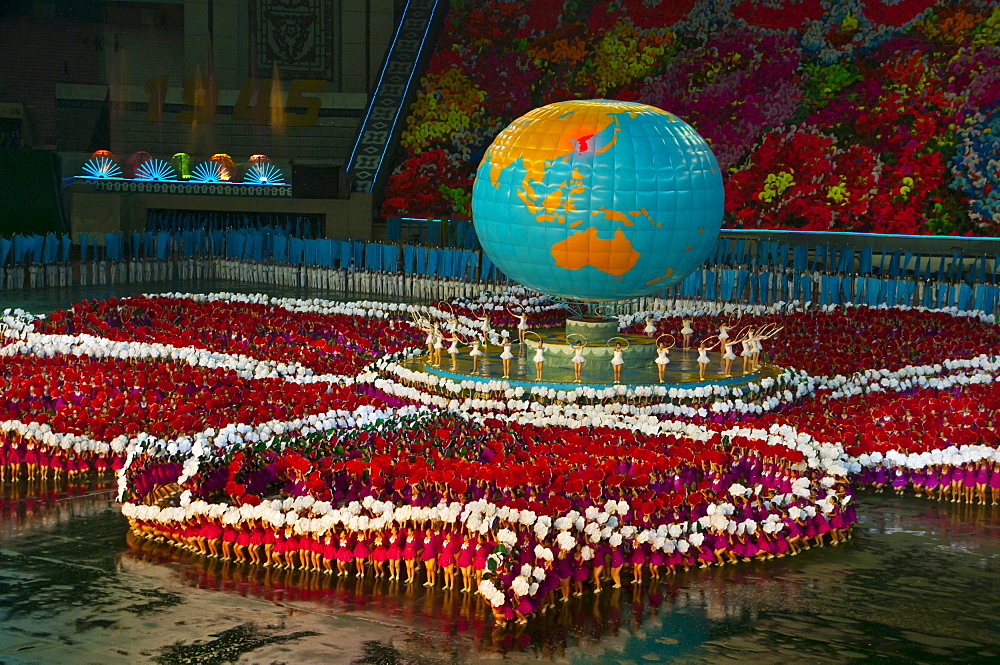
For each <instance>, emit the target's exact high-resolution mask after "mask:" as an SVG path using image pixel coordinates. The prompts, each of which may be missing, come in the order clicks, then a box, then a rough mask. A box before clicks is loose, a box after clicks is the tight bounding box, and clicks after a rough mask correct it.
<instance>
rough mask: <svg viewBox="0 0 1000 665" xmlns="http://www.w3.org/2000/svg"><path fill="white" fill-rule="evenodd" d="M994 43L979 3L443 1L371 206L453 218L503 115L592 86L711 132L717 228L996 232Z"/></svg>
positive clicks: (998, 85) (998, 86) (997, 57)
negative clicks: (379, 196)
mask: <svg viewBox="0 0 1000 665" xmlns="http://www.w3.org/2000/svg"><path fill="white" fill-rule="evenodd" d="M998 41H1000V4H998V3H997V2H991V1H987V0H958V1H952V0H947V1H946V0H938V1H935V0H836V1H834V0H743V1H735V2H728V3H722V2H709V1H706V0H702V1H695V0H681V1H676V0H614V1H612V2H608V3H580V2H577V1H576V0H526V1H523V0H484V1H483V2H475V3H472V2H461V1H458V2H453V3H452V8H451V10H450V12H449V14H448V16H447V18H446V21H445V25H444V28H443V30H442V32H441V33H440V37H439V41H438V48H437V51H436V52H435V53H434V55H433V57H432V59H431V62H430V65H429V67H428V70H427V73H426V74H425V76H424V78H423V80H422V82H421V83H422V84H421V89H420V90H419V93H418V95H417V98H416V100H415V101H414V103H413V106H412V107H411V109H410V111H411V113H410V116H409V118H408V119H407V122H406V128H405V130H404V132H403V136H402V141H401V144H402V151H401V152H402V154H401V157H400V161H399V164H398V165H397V167H396V170H395V173H394V175H393V176H392V178H391V179H390V182H389V185H388V189H387V192H386V197H385V201H384V204H383V208H382V212H383V214H385V215H386V216H394V215H403V214H405V215H441V214H448V213H458V214H464V215H469V214H470V213H471V211H470V208H469V192H470V191H471V185H472V177H473V175H474V173H475V170H476V167H477V166H478V164H479V161H480V160H481V158H482V156H483V153H484V151H485V149H486V147H487V146H488V145H489V144H490V142H491V141H492V140H493V138H494V137H495V136H496V134H497V133H498V132H499V131H500V130H501V129H502V128H503V127H505V126H506V125H507V124H508V123H509V122H510V121H512V120H513V119H515V118H517V117H519V116H521V115H522V114H524V113H525V112H527V111H529V110H530V109H532V108H534V107H537V106H542V105H544V104H549V103H552V102H556V101H561V100H565V99H572V98H581V99H585V98H595V97H606V98H613V99H621V100H637V101H641V102H644V103H648V104H653V105H655V106H660V107H662V108H665V109H667V110H669V111H671V112H673V113H676V114H678V115H679V116H681V117H682V118H684V119H685V120H686V121H687V122H689V123H691V124H692V125H693V126H694V127H695V128H696V129H697V130H698V131H699V132H700V133H701V134H702V135H703V136H705V137H706V138H707V139H708V140H709V142H710V143H711V144H712V146H713V148H714V150H715V152H716V154H717V156H718V158H719V162H720V164H721V165H722V166H723V168H724V170H725V177H726V187H727V191H726V194H727V199H728V201H727V226H731V227H743V228H758V227H759V228H772V229H807V230H843V231H862V232H879V233H913V234H946V235H996V233H997V231H998V229H1000V197H998V194H997V184H998V182H997V179H998V160H997V158H996V155H997V147H998V145H997V142H998V141H1000V139H998V138H997V131H996V130H997V126H998V124H1000V119H998V117H1000V116H998V115H997V111H996V105H997V100H998V99H1000V67H998V65H1000V49H998V48H997V47H996V46H995V44H996V43H997V42H998Z"/></svg>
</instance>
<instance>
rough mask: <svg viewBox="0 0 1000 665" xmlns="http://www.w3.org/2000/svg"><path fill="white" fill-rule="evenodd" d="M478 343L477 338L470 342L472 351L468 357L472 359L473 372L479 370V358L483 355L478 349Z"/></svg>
mask: <svg viewBox="0 0 1000 665" xmlns="http://www.w3.org/2000/svg"><path fill="white" fill-rule="evenodd" d="M479 346H480V342H479V338H478V337H477V338H476V339H474V340H472V350H470V351H469V357H470V358H472V371H473V372H475V371H476V370H477V369H479V357H480V356H482V355H483V352H482V350H481V349H480V348H479Z"/></svg>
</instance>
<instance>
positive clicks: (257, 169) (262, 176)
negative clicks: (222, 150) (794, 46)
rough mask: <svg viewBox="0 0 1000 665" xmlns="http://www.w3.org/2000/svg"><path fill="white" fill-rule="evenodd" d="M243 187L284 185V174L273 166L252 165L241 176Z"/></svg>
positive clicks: (266, 164) (263, 164) (264, 164)
mask: <svg viewBox="0 0 1000 665" xmlns="http://www.w3.org/2000/svg"><path fill="white" fill-rule="evenodd" d="M243 184H245V185H284V184H285V174H284V173H282V172H281V169H279V168H278V167H276V166H274V165H273V164H268V163H261V164H254V165H253V166H251V167H250V168H249V169H247V174H246V175H245V176H243Z"/></svg>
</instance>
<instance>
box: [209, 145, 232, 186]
mask: <svg viewBox="0 0 1000 665" xmlns="http://www.w3.org/2000/svg"><path fill="white" fill-rule="evenodd" d="M208 161H210V162H215V163H216V164H218V165H219V166H221V167H222V171H223V172H224V173H225V175H224V176H223V177H222V179H223V180H229V179H230V178H231V177H232V176H231V174H233V173H235V172H236V163H235V162H233V158H232V157H230V156H229V155H227V154H226V153H224V152H218V153H216V154H214V155H212V156H211V157H209V159H208Z"/></svg>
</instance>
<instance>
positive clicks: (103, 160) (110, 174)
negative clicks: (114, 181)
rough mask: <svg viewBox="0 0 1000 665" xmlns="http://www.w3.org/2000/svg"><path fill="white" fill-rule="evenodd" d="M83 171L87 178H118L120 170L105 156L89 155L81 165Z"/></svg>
mask: <svg viewBox="0 0 1000 665" xmlns="http://www.w3.org/2000/svg"><path fill="white" fill-rule="evenodd" d="M103 152H106V151H103ZM83 173H84V176H85V177H87V178H120V177H121V175H122V170H121V168H120V167H119V166H118V165H117V164H115V163H114V162H113V161H112V160H111V159H109V158H107V157H91V158H90V159H88V160H87V161H86V163H85V164H84V165H83Z"/></svg>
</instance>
